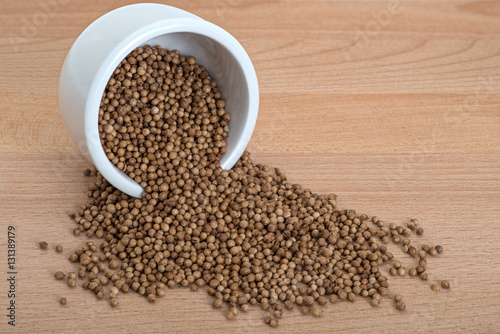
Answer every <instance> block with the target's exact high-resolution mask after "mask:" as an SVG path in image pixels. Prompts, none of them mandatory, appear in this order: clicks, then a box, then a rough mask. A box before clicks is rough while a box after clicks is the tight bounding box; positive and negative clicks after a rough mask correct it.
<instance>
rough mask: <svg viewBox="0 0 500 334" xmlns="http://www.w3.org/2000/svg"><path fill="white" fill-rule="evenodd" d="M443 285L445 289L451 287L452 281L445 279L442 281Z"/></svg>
mask: <svg viewBox="0 0 500 334" xmlns="http://www.w3.org/2000/svg"><path fill="white" fill-rule="evenodd" d="M441 287H442V288H443V289H449V288H450V282H448V281H446V280H444V281H441Z"/></svg>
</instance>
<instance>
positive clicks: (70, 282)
mask: <svg viewBox="0 0 500 334" xmlns="http://www.w3.org/2000/svg"><path fill="white" fill-rule="evenodd" d="M68 286H69V287H71V288H72V287H75V286H76V278H70V279H68Z"/></svg>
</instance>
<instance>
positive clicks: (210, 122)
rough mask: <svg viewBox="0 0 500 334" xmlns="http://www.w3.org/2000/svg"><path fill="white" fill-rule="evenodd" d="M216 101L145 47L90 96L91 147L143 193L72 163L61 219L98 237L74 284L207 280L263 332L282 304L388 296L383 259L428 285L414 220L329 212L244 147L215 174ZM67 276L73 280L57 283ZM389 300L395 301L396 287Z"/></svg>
mask: <svg viewBox="0 0 500 334" xmlns="http://www.w3.org/2000/svg"><path fill="white" fill-rule="evenodd" d="M224 108H225V102H224V100H223V99H222V96H221V94H220V92H219V91H218V89H217V85H216V82H215V81H214V80H213V79H212V78H211V77H210V75H209V74H208V72H207V71H206V69H205V68H204V67H203V66H200V65H198V64H197V63H196V59H195V58H193V57H185V56H181V55H180V54H179V52H178V51H167V50H165V49H162V48H161V47H158V46H157V47H150V46H145V47H143V48H138V49H136V50H134V51H133V52H132V53H131V54H130V55H129V56H127V58H126V59H124V60H123V61H122V62H121V64H120V66H119V67H118V68H117V69H116V70H115V72H114V73H113V76H112V78H111V79H110V81H109V83H108V86H107V88H106V91H105V92H104V95H103V99H102V103H101V107H100V111H99V130H100V135H101V142H102V146H103V148H104V150H105V152H106V154H107V156H108V158H109V159H110V160H111V161H112V162H113V163H114V164H115V165H116V166H117V167H118V168H119V169H120V170H122V171H124V172H125V173H127V174H128V175H129V176H130V177H131V178H133V179H134V180H136V181H137V182H138V183H140V184H141V186H142V187H143V189H144V193H143V197H142V199H137V198H132V197H130V196H128V195H126V194H124V193H122V192H120V191H119V190H116V189H115V188H114V187H112V186H111V185H110V184H109V183H108V182H107V181H106V180H105V179H104V178H103V177H102V176H101V175H100V174H99V173H97V172H96V171H95V170H93V171H91V170H86V171H84V174H85V175H97V178H96V181H95V183H92V184H91V185H90V187H89V192H88V195H89V200H88V202H87V203H86V204H83V205H82V206H81V207H80V209H79V210H78V211H77V212H75V213H73V214H72V215H71V216H72V218H74V219H75V221H76V222H77V223H78V224H79V226H78V227H77V228H76V229H75V230H74V233H75V235H79V234H80V233H82V232H84V233H86V236H87V237H88V238H91V237H97V238H99V239H103V241H102V242H99V245H97V243H94V242H93V241H88V242H87V243H86V244H85V245H84V246H83V247H82V248H80V249H78V250H76V251H75V252H74V253H73V254H72V255H71V256H70V261H72V262H77V263H79V265H80V269H79V271H78V278H80V279H85V281H84V283H83V287H84V288H87V289H89V290H91V291H93V292H94V293H95V294H96V295H97V297H98V298H99V299H103V298H106V299H107V300H109V302H110V304H111V305H113V306H116V305H117V304H118V295H119V293H127V292H129V291H134V292H137V293H139V294H140V295H143V296H145V297H147V299H148V300H149V301H151V302H154V301H155V300H156V298H157V297H161V296H163V295H164V294H165V288H166V287H168V288H173V287H176V286H183V287H189V288H190V289H191V290H197V289H198V288H201V287H206V291H207V292H208V293H209V294H210V295H211V296H213V304H212V305H213V307H214V308H221V307H226V317H227V318H228V319H233V318H234V317H235V316H237V314H238V312H240V311H246V310H248V308H249V307H250V306H252V305H259V306H260V307H261V308H262V309H263V310H264V311H266V312H268V313H269V314H268V316H266V317H265V318H264V321H265V322H266V323H267V324H269V325H270V326H273V327H274V326H277V325H278V319H279V318H281V316H282V314H283V312H284V311H285V310H291V309H293V308H295V307H296V308H299V309H300V312H301V313H303V314H312V315H313V316H321V315H322V313H323V309H322V308H321V306H323V305H325V304H327V303H328V301H330V302H331V303H335V302H337V301H338V300H340V301H342V300H349V301H353V300H354V299H355V298H356V297H357V296H362V297H367V298H370V303H371V305H373V306H377V305H378V304H379V302H380V301H381V300H382V298H383V297H384V296H386V295H389V290H388V288H389V284H388V279H387V277H386V276H385V275H384V274H383V273H382V269H381V266H382V265H383V264H384V263H386V262H391V263H392V268H391V269H390V270H389V273H390V274H391V275H400V276H405V275H407V274H408V275H410V276H417V275H418V276H419V278H420V279H422V280H427V279H428V276H427V272H426V266H427V260H426V258H427V257H428V256H434V255H437V254H438V253H440V252H442V247H441V246H436V247H429V246H427V245H423V246H422V247H421V249H420V250H417V248H415V247H414V246H413V244H412V242H411V241H410V239H409V237H410V236H411V235H412V234H417V235H421V234H422V233H423V229H422V228H421V227H420V226H419V222H418V221H417V220H411V221H410V222H409V223H408V225H407V226H398V225H396V224H386V223H384V222H383V221H382V220H379V219H378V218H377V217H371V218H369V217H368V216H367V215H364V214H361V215H360V214H358V213H356V212H355V211H354V210H337V209H336V207H335V206H336V196H335V195H334V194H330V195H318V194H315V193H313V192H312V191H311V190H309V189H307V188H303V187H302V186H300V185H298V184H293V183H291V182H289V181H287V178H286V176H285V175H284V174H283V172H282V171H281V170H280V169H278V168H270V167H267V166H263V165H260V164H257V163H254V162H253V161H252V160H251V158H250V155H249V153H247V152H245V153H244V154H243V156H242V157H241V158H240V160H239V161H238V162H237V163H236V165H235V166H234V167H233V168H232V169H231V170H229V171H225V170H222V169H221V168H220V164H219V162H220V159H221V157H222V155H223V154H224V153H225V152H226V145H227V143H226V140H225V138H226V137H227V133H228V121H229V119H230V117H229V114H228V113H226V111H225V109H224ZM389 242H392V243H394V244H397V245H399V247H401V248H402V249H403V251H405V252H406V253H408V254H409V257H411V258H414V262H415V265H414V266H413V267H411V268H409V269H408V270H406V268H404V267H403V265H402V264H401V262H399V261H396V260H394V259H393V254H392V253H391V252H389V251H388V248H387V246H386V244H387V243H389ZM56 274H57V277H56V278H58V279H64V274H63V273H61V274H62V275H61V274H59V273H56ZM75 282H76V275H74V274H73V275H71V285H70V286H74V285H75V284H76V283H75ZM68 285H69V280H68ZM110 286H111V288H108V287H110ZM441 286H442V287H443V288H445V287H446V288H448V287H449V283H448V282H446V281H443V282H442V283H441ZM436 287H438V289H439V286H437V285H436ZM432 289H433V290H435V288H434V285H433V288H432ZM394 301H395V307H396V308H397V309H399V310H404V309H405V304H404V303H403V301H402V297H401V296H400V295H396V296H394Z"/></svg>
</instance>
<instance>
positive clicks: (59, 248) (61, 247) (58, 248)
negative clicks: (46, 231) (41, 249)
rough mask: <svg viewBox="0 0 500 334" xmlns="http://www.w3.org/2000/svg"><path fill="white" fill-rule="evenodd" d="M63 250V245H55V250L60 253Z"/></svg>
mask: <svg viewBox="0 0 500 334" xmlns="http://www.w3.org/2000/svg"><path fill="white" fill-rule="evenodd" d="M62 251H63V246H62V245H57V246H56V252H58V253H61V252H62Z"/></svg>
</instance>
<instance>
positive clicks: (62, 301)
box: [59, 297, 66, 305]
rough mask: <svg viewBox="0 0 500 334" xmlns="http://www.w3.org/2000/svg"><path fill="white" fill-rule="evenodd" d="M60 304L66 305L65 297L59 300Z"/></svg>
mask: <svg viewBox="0 0 500 334" xmlns="http://www.w3.org/2000/svg"><path fill="white" fill-rule="evenodd" d="M59 303H60V304H61V305H66V298H65V297H61V299H59Z"/></svg>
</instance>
